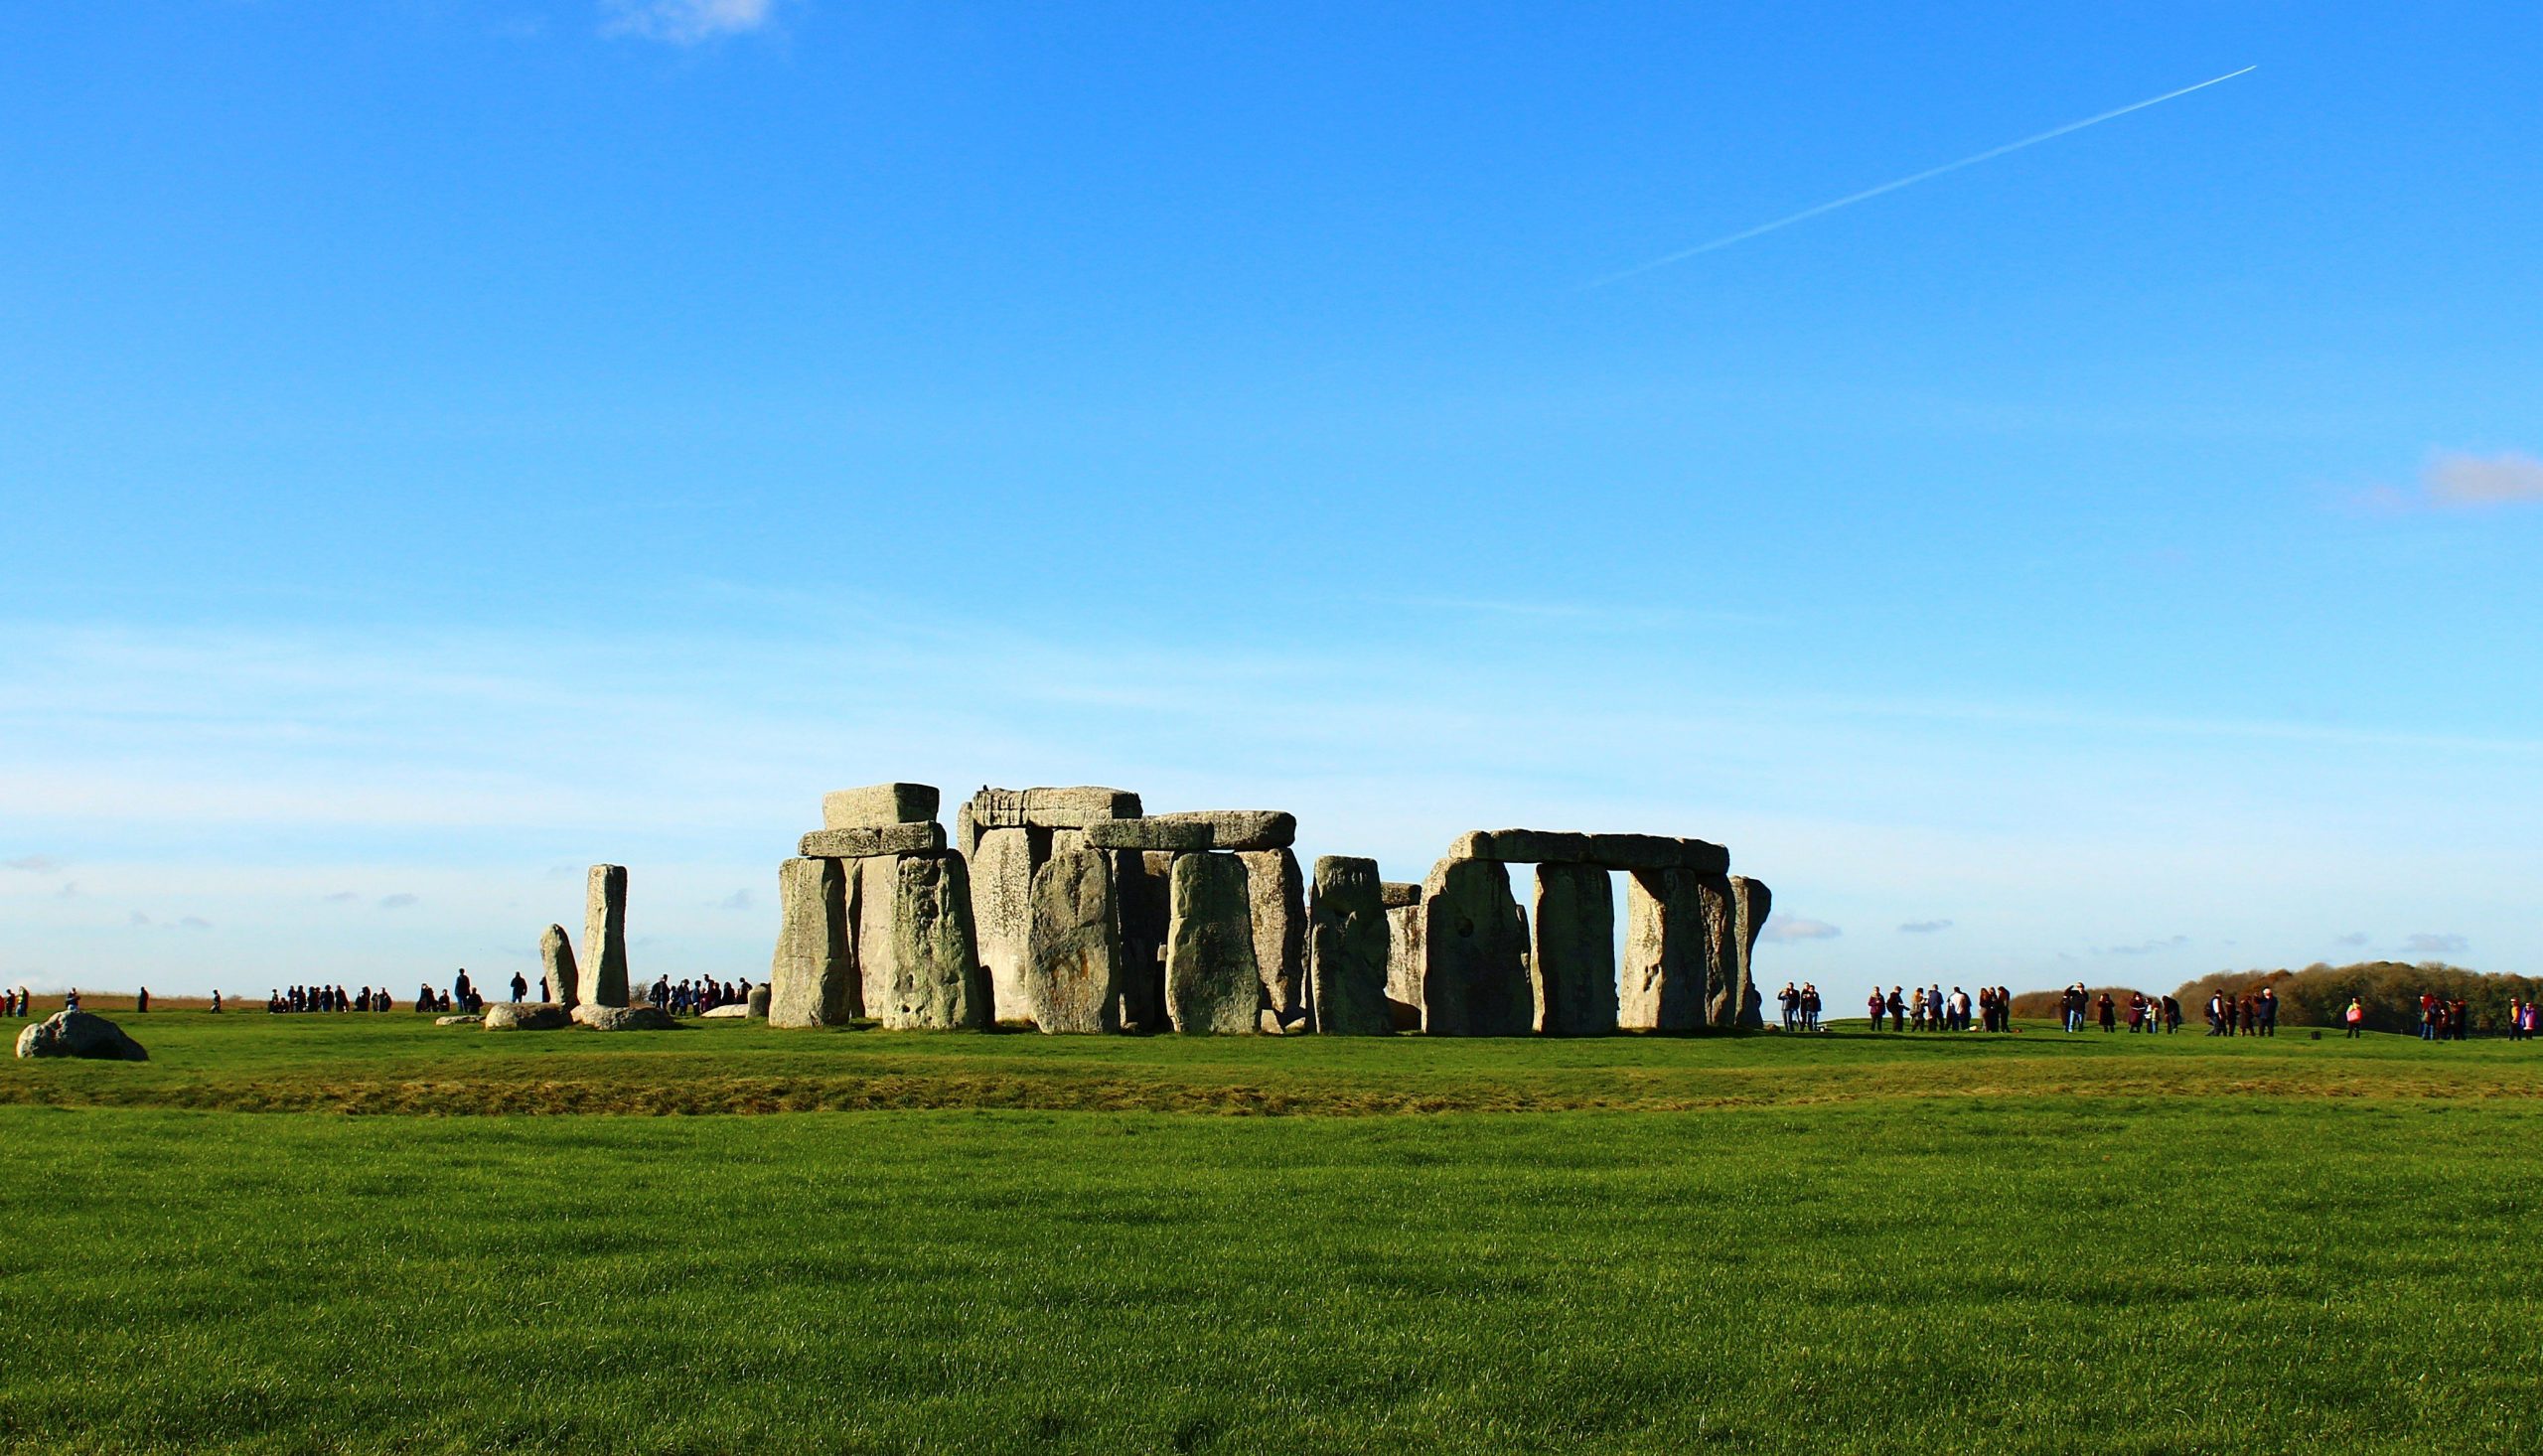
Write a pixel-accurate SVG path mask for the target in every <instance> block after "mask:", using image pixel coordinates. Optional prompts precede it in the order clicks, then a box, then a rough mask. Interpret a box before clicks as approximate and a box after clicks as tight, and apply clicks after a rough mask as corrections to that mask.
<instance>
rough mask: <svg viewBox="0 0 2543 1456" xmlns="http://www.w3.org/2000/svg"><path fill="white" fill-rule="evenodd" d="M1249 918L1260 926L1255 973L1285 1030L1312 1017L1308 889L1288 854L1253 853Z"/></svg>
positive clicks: (1248, 863) (1243, 854)
mask: <svg viewBox="0 0 2543 1456" xmlns="http://www.w3.org/2000/svg"><path fill="white" fill-rule="evenodd" d="M1237 858H1239V859H1241V860H1243V861H1245V885H1246V899H1247V901H1248V906H1247V909H1248V912H1249V913H1250V914H1251V915H1252V917H1253V920H1254V968H1255V969H1256V970H1257V971H1259V972H1261V973H1262V976H1263V996H1264V1001H1265V1005H1266V1006H1267V1008H1268V1009H1269V1010H1271V1012H1272V1013H1273V1014H1275V1015H1277V1016H1278V1017H1279V1018H1280V1021H1281V1023H1282V1024H1283V1025H1286V1024H1287V1023H1289V1022H1292V1021H1295V1020H1297V1019H1298V1018H1299V1017H1301V1016H1304V1015H1306V1014H1307V888H1306V876H1305V875H1304V874H1302V873H1300V871H1299V869H1298V857H1297V855H1296V854H1294V853H1292V852H1290V851H1289V850H1286V849H1248V850H1243V851H1240V852H1239V853H1238V854H1237Z"/></svg>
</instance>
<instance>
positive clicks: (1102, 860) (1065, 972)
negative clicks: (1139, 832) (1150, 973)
mask: <svg viewBox="0 0 2543 1456" xmlns="http://www.w3.org/2000/svg"><path fill="white" fill-rule="evenodd" d="M1132 822H1136V821H1135V820H1133V821H1132ZM1032 944H1033V968H1032V971H1031V974H1030V976H1029V978H1028V979H1027V981H1026V983H1025V990H1026V996H1027V999H1028V1000H1029V1001H1030V1003H1031V1005H1032V1008H1033V1009H1032V1015H1033V1024H1034V1025H1035V1026H1037V1027H1039V1028H1041V1029H1042V1030H1043V1031H1045V1032H1050V1033H1054V1034H1057V1033H1066V1032H1107V1031H1119V1030H1121V1029H1122V1019H1121V1018H1122V927H1121V922H1120V919H1119V907H1118V906H1117V904H1116V903H1115V898H1114V888H1113V856H1112V855H1110V854H1107V853H1106V852H1105V851H1103V850H1101V849H1072V850H1070V851H1069V852H1067V853H1065V854H1056V855H1053V856H1052V857H1051V862H1050V863H1049V864H1046V865H1044V866H1042V868H1041V870H1040V872H1038V873H1037V874H1035V875H1034V876H1033V937H1032Z"/></svg>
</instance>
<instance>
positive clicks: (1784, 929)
mask: <svg viewBox="0 0 2543 1456" xmlns="http://www.w3.org/2000/svg"><path fill="white" fill-rule="evenodd" d="M1844 934H1845V932H1844V931H1841V930H1839V929H1837V928H1836V927H1835V926H1832V925H1830V924H1829V923H1828V922H1826V921H1824V920H1777V921H1769V922H1767V923H1766V929H1765V932H1764V934H1763V935H1762V936H1760V937H1759V939H1761V940H1767V941H1833V940H1835V939H1837V938H1838V937H1839V936H1842V935H1844Z"/></svg>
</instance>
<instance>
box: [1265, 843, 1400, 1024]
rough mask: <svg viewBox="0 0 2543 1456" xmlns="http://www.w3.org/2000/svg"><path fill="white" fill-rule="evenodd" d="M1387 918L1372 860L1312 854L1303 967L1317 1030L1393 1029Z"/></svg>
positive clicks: (1393, 1016) (1376, 866) (1383, 892)
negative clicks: (1312, 889)
mask: <svg viewBox="0 0 2543 1456" xmlns="http://www.w3.org/2000/svg"><path fill="white" fill-rule="evenodd" d="M1387 921H1388V914H1387V907H1386V892H1385V889H1384V886H1383V882H1382V881H1380V880H1379V878H1378V862H1377V861H1376V860H1374V859H1355V858H1352V857H1350V856H1348V855H1340V854H1328V855H1325V856H1323V857H1321V858H1319V859H1318V860H1316V862H1315V892H1314V894H1313V895H1312V896H1311V897H1310V898H1309V900H1308V902H1307V926H1308V929H1307V967H1308V978H1309V980H1310V981H1311V983H1312V985H1313V997H1312V999H1313V1002H1314V1006H1315V1029H1316V1030H1317V1031H1318V1032H1319V1033H1321V1034H1323V1035H1325V1036H1355V1037H1356V1036H1389V1035H1392V1034H1393V1033H1394V1031H1395V1015H1394V1012H1393V1010H1392V1009H1391V1008H1389V1006H1388V1005H1387V970H1388V953H1387V947H1388V942H1389V937H1388V935H1387ZM1258 939H1260V938H1259V936H1258Z"/></svg>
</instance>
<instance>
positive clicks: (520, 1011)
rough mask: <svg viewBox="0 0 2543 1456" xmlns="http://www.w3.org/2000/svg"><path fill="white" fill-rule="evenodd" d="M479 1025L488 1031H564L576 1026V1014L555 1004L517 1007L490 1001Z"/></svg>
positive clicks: (507, 1003)
mask: <svg viewBox="0 0 2543 1456" xmlns="http://www.w3.org/2000/svg"><path fill="white" fill-rule="evenodd" d="M478 1024H479V1025H480V1026H483V1027H484V1028H485V1029H486V1030H488V1031H562V1030H563V1029H564V1028H566V1027H568V1026H571V1025H573V1024H574V1014H573V1012H571V1011H569V1010H567V1009H566V1008H565V1007H562V1006H558V1005H554V1004H530V1005H522V1006H515V1005H512V1004H511V1003H509V1002H505V1001H489V1002H487V1003H486V1011H485V1014H484V1015H483V1016H481V1017H480V1018H479V1020H478Z"/></svg>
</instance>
